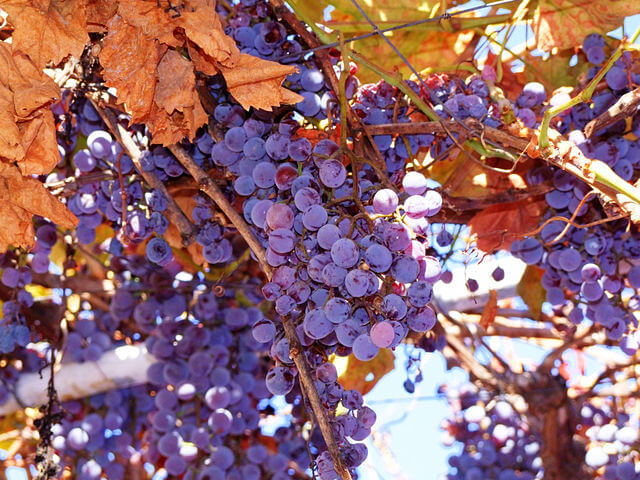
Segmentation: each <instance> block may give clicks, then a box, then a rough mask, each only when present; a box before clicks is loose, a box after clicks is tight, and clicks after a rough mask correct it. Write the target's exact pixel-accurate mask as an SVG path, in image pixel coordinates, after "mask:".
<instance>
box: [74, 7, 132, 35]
mask: <svg viewBox="0 0 640 480" xmlns="http://www.w3.org/2000/svg"><path fill="white" fill-rule="evenodd" d="M125 3H127V4H129V3H137V2H125ZM85 10H86V15H87V30H88V31H89V32H100V33H102V32H105V31H106V30H107V23H108V22H109V20H110V19H111V17H113V16H114V15H115V14H116V12H117V11H118V1H117V0H86V4H85Z"/></svg>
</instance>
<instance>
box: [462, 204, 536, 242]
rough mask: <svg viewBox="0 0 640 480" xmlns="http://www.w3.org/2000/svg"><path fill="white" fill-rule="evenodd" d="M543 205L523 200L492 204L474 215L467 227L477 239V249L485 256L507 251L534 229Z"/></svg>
mask: <svg viewBox="0 0 640 480" xmlns="http://www.w3.org/2000/svg"><path fill="white" fill-rule="evenodd" d="M545 205H546V204H545V202H544V201H543V200H538V201H535V200H532V199H525V200H519V201H517V202H508V203H499V204H497V205H492V206H490V207H487V208H485V209H484V210H482V211H480V212H478V213H476V214H475V215H474V216H473V218H471V220H470V221H469V227H470V228H471V233H472V234H473V235H475V236H476V238H477V245H478V248H479V249H480V250H482V251H484V252H487V253H492V252H495V251H496V250H500V249H508V248H509V247H510V246H511V244H512V243H513V242H514V241H515V240H517V239H518V238H520V237H521V236H522V235H524V234H525V233H527V232H530V231H531V230H533V229H534V228H536V227H537V226H538V224H539V222H540V216H541V215H542V212H544V209H545Z"/></svg>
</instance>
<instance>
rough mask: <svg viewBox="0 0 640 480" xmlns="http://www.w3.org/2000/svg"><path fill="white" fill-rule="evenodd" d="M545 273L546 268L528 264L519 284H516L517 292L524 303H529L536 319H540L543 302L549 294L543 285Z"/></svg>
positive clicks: (532, 314)
mask: <svg viewBox="0 0 640 480" xmlns="http://www.w3.org/2000/svg"><path fill="white" fill-rule="evenodd" d="M543 273H544V270H542V269H540V268H538V267H535V266H533V265H528V266H527V268H525V270H524V274H523V275H522V277H521V278H520V281H519V282H518V285H516V293H517V294H518V295H520V297H521V298H522V300H523V301H524V303H526V304H527V306H528V307H529V311H530V312H531V316H532V318H533V319H534V320H540V315H541V314H542V303H543V302H544V300H545V298H546V296H547V293H546V290H545V289H544V287H543V286H542V274H543Z"/></svg>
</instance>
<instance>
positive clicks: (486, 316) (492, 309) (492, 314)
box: [479, 290, 498, 330]
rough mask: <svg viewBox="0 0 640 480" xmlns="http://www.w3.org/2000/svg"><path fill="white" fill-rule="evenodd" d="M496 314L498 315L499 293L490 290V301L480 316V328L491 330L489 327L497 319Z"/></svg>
mask: <svg viewBox="0 0 640 480" xmlns="http://www.w3.org/2000/svg"><path fill="white" fill-rule="evenodd" d="M496 313H498V292H497V291H496V290H489V299H488V300H487V303H486V304H485V306H484V309H483V310H482V315H481V316H480V322H479V323H480V326H481V327H482V328H484V329H485V330H486V329H487V328H489V325H491V324H492V323H493V322H494V321H495V319H496Z"/></svg>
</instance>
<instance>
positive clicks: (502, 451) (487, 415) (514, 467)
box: [442, 383, 544, 480]
mask: <svg viewBox="0 0 640 480" xmlns="http://www.w3.org/2000/svg"><path fill="white" fill-rule="evenodd" d="M446 393H447V401H448V403H449V405H450V407H451V408H452V410H453V416H452V417H451V418H449V419H447V420H445V421H444V422H443V424H442V429H443V430H444V434H443V438H442V442H443V444H444V445H446V446H451V445H453V444H454V443H456V442H460V443H461V444H462V452H461V453H460V454H457V455H453V456H451V457H450V458H449V464H450V465H451V466H452V467H453V468H454V469H455V471H454V472H452V473H450V474H448V475H447V477H446V478H447V479H449V480H483V479H487V478H495V479H499V480H533V479H535V478H544V471H543V470H542V459H541V458H540V449H541V442H540V437H539V435H538V434H537V433H536V432H535V431H534V430H533V428H532V426H531V425H530V424H529V422H528V421H527V418H526V417H525V416H524V415H522V414H521V413H520V411H524V410H522V409H523V408H524V409H526V404H524V400H523V399H522V398H520V397H518V396H509V397H508V398H507V397H505V398H493V397H492V396H491V394H490V393H489V392H487V391H484V390H478V388H476V387H475V386H474V385H473V384H470V383H466V384H463V385H461V386H459V387H457V388H449V389H448V390H447V392H446Z"/></svg>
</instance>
